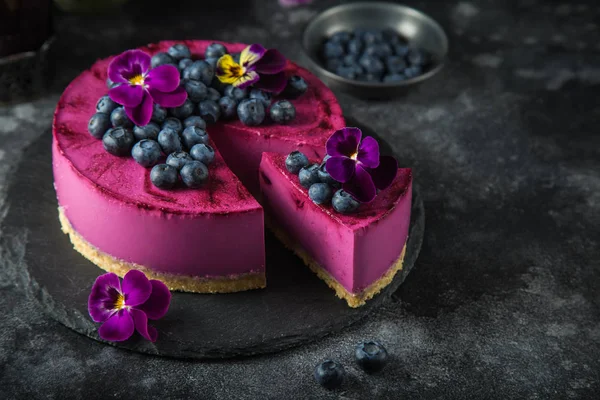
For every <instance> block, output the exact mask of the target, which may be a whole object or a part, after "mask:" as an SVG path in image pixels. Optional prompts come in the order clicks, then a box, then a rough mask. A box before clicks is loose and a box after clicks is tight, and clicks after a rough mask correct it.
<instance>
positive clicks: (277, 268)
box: [2, 129, 425, 358]
mask: <svg viewBox="0 0 600 400" xmlns="http://www.w3.org/2000/svg"><path fill="white" fill-rule="evenodd" d="M363 132H364V133H365V134H367V135H372V136H373V133H372V132H369V131H368V129H363ZM50 148H51V134H50V132H48V133H46V134H44V135H43V136H42V137H41V138H40V139H38V140H37V141H35V142H34V143H33V144H32V145H31V146H30V147H29V148H28V149H27V151H26V154H25V155H24V158H23V160H25V161H24V162H22V163H21V165H20V166H19V168H18V170H17V172H16V175H15V178H14V182H13V184H12V186H11V188H10V190H9V195H8V201H9V203H10V208H9V212H8V214H7V216H6V218H5V220H4V226H3V229H2V232H4V233H5V234H10V232H18V231H19V230H20V229H22V228H23V227H25V228H26V230H27V232H26V250H25V251H26V253H25V264H26V265H25V266H24V267H23V270H22V272H23V274H24V281H25V282H26V284H25V287H26V289H27V290H28V294H29V295H31V296H32V297H33V298H35V299H37V300H38V301H39V303H40V304H41V305H42V307H43V308H44V310H46V311H47V312H48V313H49V314H50V315H51V316H52V317H54V318H55V319H57V320H58V321H60V322H61V323H63V324H64V325H66V326H68V327H69V328H71V329H73V330H75V331H77V332H79V333H81V334H84V335H86V336H89V337H91V338H92V339H96V340H101V339H100V338H99V337H98V335H97V328H98V326H97V325H96V324H94V323H93V322H92V320H91V319H90V318H89V316H88V313H87V297H88V294H89V289H90V288H91V286H92V283H93V282H94V280H95V279H96V277H97V276H98V275H100V274H102V273H103V272H104V271H102V270H101V269H99V268H98V267H96V266H95V265H94V264H92V263H90V262H89V261H88V260H86V259H85V258H83V257H82V256H81V255H80V254H79V253H77V252H76V251H74V250H73V248H72V245H71V243H70V241H69V239H68V237H67V236H66V235H63V234H62V232H61V230H60V224H59V221H58V210H57V203H56V196H55V192H54V188H53V185H52V182H53V179H52V169H51V152H50ZM384 149H385V146H384ZM384 151H385V150H384ZM413 191H414V193H413V204H412V220H411V226H410V236H409V240H408V246H407V252H406V257H405V261H404V268H403V270H402V271H401V273H399V274H397V276H396V277H395V279H394V281H393V282H392V284H390V285H389V286H388V287H387V288H386V289H385V290H384V291H383V292H382V293H381V294H379V295H378V296H376V297H375V298H374V299H372V300H371V301H369V302H367V305H365V306H363V307H361V308H358V309H352V308H349V307H348V306H347V305H346V302H345V301H342V300H339V299H338V298H336V297H335V295H334V292H333V291H332V290H331V289H329V288H328V287H327V286H326V285H325V283H323V282H322V281H320V280H319V279H318V278H317V277H316V276H315V275H313V274H312V273H311V272H310V271H309V269H308V268H307V267H305V266H304V264H303V263H302V261H300V259H298V258H297V257H296V256H294V255H293V254H292V253H291V252H290V251H288V250H287V249H285V248H284V247H283V246H282V245H281V244H280V243H279V242H278V241H277V239H275V238H274V237H273V235H271V234H270V233H268V234H267V238H266V246H267V269H268V273H267V281H268V287H267V289H264V290H253V291H247V292H241V293H233V294H216V295H199V294H190V293H173V299H172V302H171V307H170V309H169V312H168V314H167V315H166V316H165V317H164V318H163V319H161V320H160V321H153V322H152V323H153V324H154V326H155V327H156V328H157V329H158V332H159V337H158V340H157V342H156V343H150V342H148V341H145V340H142V339H140V338H139V336H138V335H137V334H134V336H133V337H132V338H131V339H129V340H128V341H125V342H121V343H111V344H113V345H115V346H117V347H122V348H126V349H130V350H134V351H138V352H142V353H149V354H156V355H161V356H171V357H181V358H225V357H234V356H246V355H254V354H261V353H270V352H275V351H279V350H282V349H286V348H289V347H292V346H296V345H300V344H302V343H307V342H310V341H313V340H315V339H318V338H321V337H323V336H326V335H329V334H331V333H334V332H338V331H340V330H342V329H343V328H345V327H347V326H349V325H350V324H352V323H354V322H356V321H358V320H360V319H361V318H364V317H365V316H367V315H368V314H369V313H370V312H372V311H373V310H374V309H375V308H376V307H378V306H379V305H381V304H382V303H383V302H385V301H386V300H387V299H389V297H390V296H391V295H392V294H393V293H394V291H395V290H396V289H397V288H398V286H399V285H400V284H401V283H402V281H403V280H404V278H405V277H406V275H407V274H408V273H409V272H410V270H411V268H412V267H413V265H414V263H415V260H416V258H417V255H418V253H419V250H420V248H421V243H422V239H423V232H424V223H425V222H424V220H425V216H424V209H423V202H422V200H421V198H420V196H419V191H418V188H417V187H416V186H415V187H414V189H413Z"/></svg>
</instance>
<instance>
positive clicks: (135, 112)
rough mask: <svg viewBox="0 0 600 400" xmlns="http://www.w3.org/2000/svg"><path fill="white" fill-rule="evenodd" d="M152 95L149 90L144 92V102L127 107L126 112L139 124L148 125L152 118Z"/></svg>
mask: <svg viewBox="0 0 600 400" xmlns="http://www.w3.org/2000/svg"><path fill="white" fill-rule="evenodd" d="M152 108H153V104H152V97H150V95H149V94H148V93H147V92H144V98H143V99H142V102H141V103H140V104H139V105H138V106H136V107H127V106H126V107H125V114H127V116H128V117H129V119H130V120H132V121H133V123H134V124H136V125H137V126H144V125H148V123H149V122H150V119H151V118H152Z"/></svg>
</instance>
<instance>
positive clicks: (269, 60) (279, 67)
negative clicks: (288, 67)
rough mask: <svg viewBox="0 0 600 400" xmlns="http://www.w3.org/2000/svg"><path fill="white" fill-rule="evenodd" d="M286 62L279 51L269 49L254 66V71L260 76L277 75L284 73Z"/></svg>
mask: <svg viewBox="0 0 600 400" xmlns="http://www.w3.org/2000/svg"><path fill="white" fill-rule="evenodd" d="M286 62H287V61H286V59H285V57H284V56H283V54H281V53H280V52H279V51H278V50H276V49H269V50H267V51H266V52H265V54H264V55H263V56H262V57H261V59H260V60H258V61H257V62H256V63H255V64H254V70H255V71H256V72H258V73H259V74H276V73H278V72H281V71H283V69H284V68H285V64H286Z"/></svg>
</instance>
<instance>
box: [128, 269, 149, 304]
mask: <svg viewBox="0 0 600 400" xmlns="http://www.w3.org/2000/svg"><path fill="white" fill-rule="evenodd" d="M121 287H122V290H123V295H125V305H126V306H130V307H135V306H139V305H140V304H142V303H144V302H145V301H146V300H148V299H149V298H150V294H151V293H152V285H151V284H150V281H149V280H148V278H146V275H144V273H143V272H142V271H138V270H137V269H132V270H131V271H129V272H128V273H126V274H125V276H124V277H123V284H122V285H121Z"/></svg>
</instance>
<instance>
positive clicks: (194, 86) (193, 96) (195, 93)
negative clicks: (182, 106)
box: [183, 80, 208, 103]
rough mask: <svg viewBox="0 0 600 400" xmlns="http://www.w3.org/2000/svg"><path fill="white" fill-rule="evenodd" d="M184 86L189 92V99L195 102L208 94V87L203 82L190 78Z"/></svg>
mask: <svg viewBox="0 0 600 400" xmlns="http://www.w3.org/2000/svg"><path fill="white" fill-rule="evenodd" d="M183 87H184V88H185V91H186V92H187V94H188V99H189V100H191V101H193V102H194V103H198V102H200V101H202V100H204V99H206V96H208V88H207V87H206V85H205V84H204V83H202V82H199V81H193V80H189V81H187V82H185V85H184V86H183Z"/></svg>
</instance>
